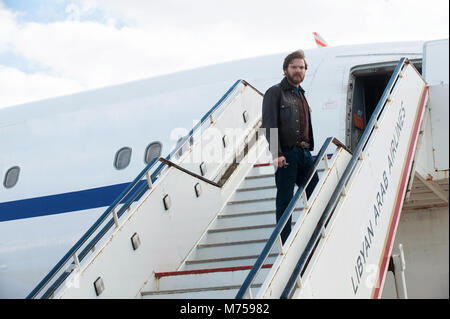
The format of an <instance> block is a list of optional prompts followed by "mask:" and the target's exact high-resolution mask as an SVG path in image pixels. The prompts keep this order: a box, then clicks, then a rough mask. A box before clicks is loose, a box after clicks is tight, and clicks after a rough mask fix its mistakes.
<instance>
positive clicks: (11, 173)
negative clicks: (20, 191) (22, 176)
mask: <svg viewBox="0 0 450 319" xmlns="http://www.w3.org/2000/svg"><path fill="white" fill-rule="evenodd" d="M19 173H20V168H19V167H18V166H14V167H11V168H10V169H9V170H8V171H7V172H6V175H5V180H4V181H3V185H4V186H5V187H6V188H11V187H14V186H15V185H16V184H17V181H18V180H19Z"/></svg>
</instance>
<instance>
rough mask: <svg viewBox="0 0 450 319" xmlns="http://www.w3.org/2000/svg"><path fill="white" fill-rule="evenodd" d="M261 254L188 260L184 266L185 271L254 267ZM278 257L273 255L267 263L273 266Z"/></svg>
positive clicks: (268, 258) (276, 254)
mask: <svg viewBox="0 0 450 319" xmlns="http://www.w3.org/2000/svg"><path fill="white" fill-rule="evenodd" d="M258 257H259V254H255V255H249V256H237V257H229V258H215V259H203V260H188V261H186V262H185V264H184V266H183V270H195V269H207V268H223V267H240V266H247V265H254V264H255V262H256V259H257V258H258ZM277 257H278V253H271V254H269V256H268V257H267V259H266V261H265V263H267V264H273V263H274V262H275V259H276V258H277Z"/></svg>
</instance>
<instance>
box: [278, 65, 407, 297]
mask: <svg viewBox="0 0 450 319" xmlns="http://www.w3.org/2000/svg"><path fill="white" fill-rule="evenodd" d="M406 64H409V61H408V60H407V59H406V58H402V59H401V60H400V62H399V63H398V64H397V67H396V68H395V71H394V73H393V74H392V76H391V78H390V80H389V83H388V85H387V86H386V88H385V90H384V92H383V95H382V96H381V99H380V101H379V102H378V104H377V107H376V108H375V110H374V112H373V113H372V116H371V117H370V120H369V123H368V124H367V127H366V129H365V130H364V133H363V135H362V137H361V139H360V140H359V142H358V145H357V146H356V149H355V150H354V152H353V156H352V158H351V159H350V162H349V163H348V165H347V167H346V169H345V171H344V173H343V175H342V177H341V179H340V180H339V182H338V184H337V186H336V188H335V190H334V192H333V194H332V195H331V197H330V200H329V202H328V204H327V206H326V207H325V210H324V212H323V213H322V216H321V218H320V220H319V222H318V223H317V225H316V228H315V229H314V232H313V234H312V235H311V238H310V240H309V241H308V244H307V246H306V248H305V250H304V251H303V253H302V255H301V256H300V259H299V261H298V263H297V264H296V266H295V268H294V270H293V272H292V274H291V276H290V278H289V280H288V282H287V284H286V286H285V288H284V290H283V292H282V294H281V298H282V299H286V298H291V297H292V294H293V291H294V286H295V285H296V283H297V282H298V278H299V276H301V275H302V273H303V272H304V270H306V267H307V265H308V263H309V260H310V259H311V256H312V255H313V253H314V251H315V249H316V247H317V246H318V243H319V241H320V239H321V238H322V236H321V234H322V232H323V231H324V230H325V228H326V226H327V224H328V221H329V220H330V218H331V216H332V215H333V213H334V210H335V208H336V206H337V204H338V202H339V198H340V197H341V194H342V192H344V191H345V187H346V185H347V183H348V181H349V179H350V177H351V175H352V174H353V172H354V170H355V168H356V167H357V164H358V162H359V159H360V158H362V152H363V151H364V150H365V147H366V145H367V142H368V141H369V138H370V137H371V135H372V132H373V130H374V129H375V128H376V127H377V122H378V118H379V117H380V115H381V113H382V112H383V110H384V108H385V105H386V103H387V102H388V101H389V100H390V95H391V93H392V90H393V88H394V86H395V84H396V83H397V80H398V78H399V77H400V74H401V71H402V70H403V68H404V66H405V65H406Z"/></svg>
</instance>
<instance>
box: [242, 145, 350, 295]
mask: <svg viewBox="0 0 450 319" xmlns="http://www.w3.org/2000/svg"><path fill="white" fill-rule="evenodd" d="M331 143H333V144H335V145H337V146H339V147H344V148H345V146H344V145H343V144H342V143H341V142H340V141H338V140H337V139H335V138H333V137H328V138H327V139H326V140H325V142H324V143H323V145H322V147H321V148H320V151H319V153H318V154H317V157H316V159H315V162H314V165H313V167H312V168H311V169H310V171H309V174H308V179H307V181H306V183H305V185H301V186H299V187H298V189H297V191H296V192H295V194H294V196H293V197H292V199H291V201H290V202H289V205H288V206H287V207H286V209H285V211H284V213H283V215H282V216H281V218H280V220H279V221H278V223H277V225H276V226H275V229H274V230H273V232H272V235H271V236H270V238H269V240H268V241H267V242H266V245H265V246H264V248H263V250H262V252H261V254H260V255H259V257H258V259H257V260H256V262H255V264H254V265H253V268H252V269H251V270H250V272H249V273H248V275H247V277H246V278H245V280H244V282H243V284H242V286H241V287H240V289H239V291H238V293H237V294H236V297H235V298H236V299H242V298H243V297H244V296H245V295H246V294H247V292H250V290H249V289H250V285H251V284H252V282H253V280H254V279H255V278H256V275H257V274H258V272H259V270H260V269H261V267H262V266H263V264H264V261H265V260H266V259H267V257H268V256H269V253H270V251H271V250H272V248H273V245H275V243H276V242H277V240H278V242H281V237H280V234H281V231H282V230H283V228H284V226H285V225H286V224H287V222H288V220H289V217H291V215H292V214H293V212H294V207H295V205H296V204H297V201H298V199H299V198H300V196H302V195H303V193H304V192H305V190H306V186H307V185H309V183H310V181H311V180H312V178H313V177H314V174H315V173H316V172H317V170H318V167H319V163H320V161H321V160H322V158H323V157H324V156H328V155H327V153H326V151H327V149H328V147H329V146H330V144H331Z"/></svg>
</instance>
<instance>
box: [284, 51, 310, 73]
mask: <svg viewBox="0 0 450 319" xmlns="http://www.w3.org/2000/svg"><path fill="white" fill-rule="evenodd" d="M294 59H302V60H303V61H305V69H306V70H308V64H307V63H306V60H305V52H303V50H297V51H294V52H292V53H291V54H289V55H288V56H287V57H286V58H284V62H283V71H286V70H287V68H288V66H289V64H290V63H291V62H292V60H294Z"/></svg>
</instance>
